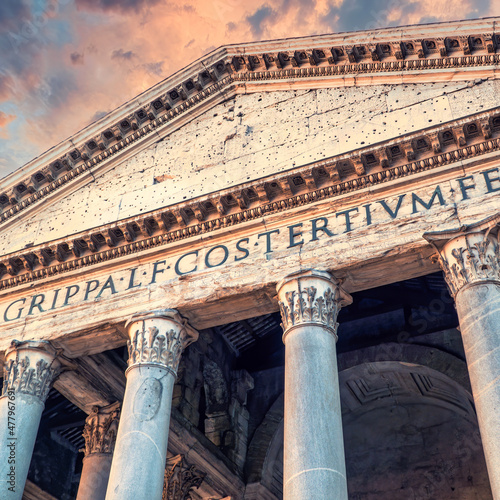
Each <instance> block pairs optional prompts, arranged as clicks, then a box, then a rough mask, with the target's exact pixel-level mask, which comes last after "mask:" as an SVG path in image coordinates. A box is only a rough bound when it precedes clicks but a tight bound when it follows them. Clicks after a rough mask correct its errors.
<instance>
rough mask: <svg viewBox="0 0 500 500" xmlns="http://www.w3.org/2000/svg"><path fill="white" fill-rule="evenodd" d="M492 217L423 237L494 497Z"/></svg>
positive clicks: (498, 452) (495, 279) (499, 293)
mask: <svg viewBox="0 0 500 500" xmlns="http://www.w3.org/2000/svg"><path fill="white" fill-rule="evenodd" d="M496 219H500V217H499V216H497V217H493V218H490V219H487V220H485V221H482V222H480V223H478V224H474V225H471V226H465V227H462V228H460V229H457V230H456V231H449V232H442V233H427V234H426V235H425V237H426V239H428V240H429V241H431V242H432V243H433V244H434V246H435V247H436V248H437V249H438V251H439V261H440V264H441V267H442V269H443V271H444V275H445V279H446V281H447V284H448V287H449V289H450V293H451V294H452V295H453V296H454V298H455V305H456V308H457V314H458V318H459V323H460V331H461V334H462V341H463V344H464V350H465V355H466V360H467V367H468V370H469V377H470V382H471V387H472V393H473V396H474V402H475V406H476V411H477V416H478V423H479V429H480V432H481V440H482V443H483V450H484V454H485V458H486V464H487V468H488V475H489V478H490V484H491V489H492V492H493V498H494V499H495V500H500V243H499V236H500V232H499V228H498V226H497V225H495V222H496ZM496 223H498V222H496Z"/></svg>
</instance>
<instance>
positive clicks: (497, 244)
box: [424, 214, 500, 297]
mask: <svg viewBox="0 0 500 500" xmlns="http://www.w3.org/2000/svg"><path fill="white" fill-rule="evenodd" d="M424 238H425V239H426V240H427V241H429V242H430V243H431V244H432V245H433V246H434V248H435V249H436V250H437V254H436V255H435V256H434V257H433V258H434V259H435V260H437V261H438V262H439V264H440V266H441V269H442V270H443V273H444V278H445V281H446V283H447V285H448V289H449V291H450V294H451V295H452V296H453V297H455V296H456V295H457V293H458V292H459V291H460V290H462V289H463V288H464V287H466V286H468V285H477V284H480V283H484V282H491V281H494V282H496V283H498V284H500V214H495V215H493V216H492V217H489V218H488V219H485V220H483V221H480V222H478V223H476V224H471V225H468V226H463V227H461V228H458V229H456V230H454V231H444V232H432V233H425V234H424Z"/></svg>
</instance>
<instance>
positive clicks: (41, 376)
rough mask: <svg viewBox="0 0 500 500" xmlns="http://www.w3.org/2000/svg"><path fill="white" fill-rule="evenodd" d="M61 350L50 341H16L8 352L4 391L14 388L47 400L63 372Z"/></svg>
mask: <svg viewBox="0 0 500 500" xmlns="http://www.w3.org/2000/svg"><path fill="white" fill-rule="evenodd" d="M57 354H58V351H56V350H55V349H54V348H53V347H52V346H51V345H50V344H49V343H48V342H35V341H28V342H18V341H13V342H12V345H11V347H10V348H9V349H8V350H7V351H6V355H5V358H6V359H5V364H4V373H3V390H2V395H5V394H7V393H8V392H9V391H14V393H15V394H27V395H30V396H35V397H37V398H39V399H40V400H41V401H42V402H45V400H46V398H47V395H48V393H49V390H50V388H51V385H52V382H53V381H54V380H55V378H56V377H57V376H58V375H59V373H60V367H61V365H60V363H59V361H58V360H57V358H56V356H57Z"/></svg>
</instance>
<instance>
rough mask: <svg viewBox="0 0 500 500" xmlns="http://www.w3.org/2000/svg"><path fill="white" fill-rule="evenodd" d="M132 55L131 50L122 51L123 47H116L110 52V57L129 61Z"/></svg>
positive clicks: (133, 55)
mask: <svg viewBox="0 0 500 500" xmlns="http://www.w3.org/2000/svg"><path fill="white" fill-rule="evenodd" d="M133 57H135V54H134V53H133V52H132V51H131V50H127V52H124V51H123V49H118V50H113V53H112V54H111V59H118V60H122V61H130V60H131V59H132V58H133Z"/></svg>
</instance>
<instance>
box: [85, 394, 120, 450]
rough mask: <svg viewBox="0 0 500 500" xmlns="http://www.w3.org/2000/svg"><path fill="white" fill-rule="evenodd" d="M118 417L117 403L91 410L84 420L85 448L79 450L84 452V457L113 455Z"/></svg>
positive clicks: (118, 408)
mask: <svg viewBox="0 0 500 500" xmlns="http://www.w3.org/2000/svg"><path fill="white" fill-rule="evenodd" d="M119 417H120V405H119V403H114V404H112V405H109V406H106V407H103V408H99V407H98V406H94V407H93V408H92V413H91V414H90V415H89V416H88V417H87V418H86V420H85V426H84V428H83V437H84V439H85V448H84V449H83V450H80V451H83V452H85V456H86V457H87V456H89V455H91V454H93V453H110V454H111V453H113V450H114V447H115V442H116V434H117V432H118V422H119Z"/></svg>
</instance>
